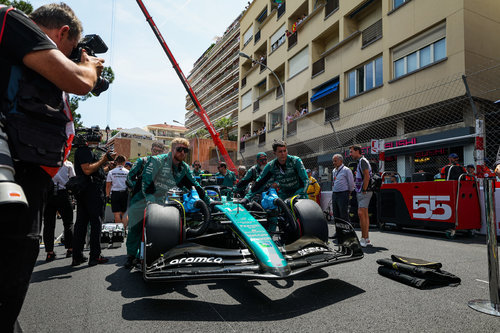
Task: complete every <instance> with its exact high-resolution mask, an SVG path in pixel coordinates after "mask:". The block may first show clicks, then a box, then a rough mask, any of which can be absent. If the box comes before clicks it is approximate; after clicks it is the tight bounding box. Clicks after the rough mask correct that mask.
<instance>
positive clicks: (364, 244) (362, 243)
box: [359, 238, 366, 247]
mask: <svg viewBox="0 0 500 333" xmlns="http://www.w3.org/2000/svg"><path fill="white" fill-rule="evenodd" d="M359 244H361V247H366V240H365V239H364V238H361V239H360V240H359Z"/></svg>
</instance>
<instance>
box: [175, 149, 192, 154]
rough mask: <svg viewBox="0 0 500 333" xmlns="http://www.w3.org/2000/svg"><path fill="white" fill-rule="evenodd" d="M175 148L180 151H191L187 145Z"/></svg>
mask: <svg viewBox="0 0 500 333" xmlns="http://www.w3.org/2000/svg"><path fill="white" fill-rule="evenodd" d="M175 150H176V151H177V152H178V153H180V152H184V153H186V154H187V153H189V148H186V147H177V148H175Z"/></svg>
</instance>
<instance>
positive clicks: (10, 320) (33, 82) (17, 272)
mask: <svg viewBox="0 0 500 333" xmlns="http://www.w3.org/2000/svg"><path fill="white" fill-rule="evenodd" d="M0 29H1V32H0V36H1V37H0V38H1V40H0V73H1V75H0V94H1V95H2V98H3V101H2V106H1V113H2V125H3V126H2V128H0V134H1V135H2V139H4V140H5V133H4V131H5V130H7V132H9V131H8V130H9V127H10V126H11V125H13V124H14V122H11V121H10V119H9V117H6V115H7V114H9V112H10V111H11V108H12V107H18V108H19V107H20V105H19V104H17V103H14V104H12V103H9V99H8V98H9V97H11V98H14V100H16V98H17V95H15V96H9V95H7V87H8V86H9V82H10V83H12V84H15V83H16V82H20V81H22V82H23V84H24V87H26V86H27V85H28V86H30V92H31V93H35V94H37V95H38V96H36V97H37V98H36V99H34V98H33V99H31V100H29V101H30V102H33V103H32V104H31V105H32V106H34V109H36V110H38V111H39V110H41V109H43V110H46V111H47V110H48V111H52V112H51V115H52V117H49V120H47V123H49V124H50V123H51V121H55V120H56V119H57V118H58V119H60V120H61V122H62V125H61V123H59V124H56V128H57V130H54V129H53V130H50V129H49V130H47V127H46V128H45V130H46V133H51V134H54V132H61V133H62V134H61V135H62V136H63V142H62V144H63V145H64V141H65V140H66V136H68V137H70V136H69V135H68V134H69V133H68V131H65V128H66V129H69V131H70V129H71V123H69V126H67V124H68V122H69V121H70V119H71V112H70V110H69V107H68V105H69V104H68V103H67V99H66V98H65V97H66V94H64V93H63V91H65V92H67V93H72V94H78V95H85V94H87V93H88V92H90V91H91V90H92V89H93V87H94V85H95V84H96V82H97V79H98V77H99V75H100V74H101V72H102V69H103V65H102V63H103V60H102V59H99V58H95V57H89V56H88V55H87V54H86V53H85V52H84V53H82V56H81V59H80V60H81V61H80V63H79V64H75V63H74V62H72V61H71V60H70V59H69V58H68V56H69V55H70V53H71V51H72V49H73V48H74V47H75V46H76V45H77V44H78V41H79V39H80V35H81V32H82V25H81V22H80V20H79V19H78V18H77V17H76V15H75V14H74V12H73V11H72V10H71V8H69V7H68V6H67V5H65V4H63V3H61V4H51V5H45V6H42V7H40V8H38V9H37V10H35V11H34V12H33V13H32V14H31V16H30V18H28V17H27V16H26V15H24V14H23V13H22V12H21V11H18V10H15V9H12V8H7V7H4V6H0ZM14 75H19V76H17V77H15V76H14ZM32 96H33V95H32ZM38 106H40V107H38ZM18 111H20V112H18V113H17V116H25V117H29V115H28V114H26V113H23V112H22V110H19V109H18ZM61 127H62V131H59V129H60V128H61ZM32 128H33V127H32ZM35 128H38V129H41V126H40V127H35ZM65 132H66V133H65ZM19 133H20V135H21V136H23V139H25V140H26V139H30V140H33V141H35V142H36V141H37V140H38V141H40V142H39V143H43V142H45V143H46V142H47V136H46V135H45V133H44V134H40V132H38V131H32V130H30V129H26V128H25V127H24V128H23V127H21V129H20V130H19ZM27 134H29V136H28V135H27ZM55 134H57V133H55ZM13 138H15V137H13V136H12V135H10V132H9V138H8V143H9V145H8V147H7V148H5V145H4V144H3V143H4V141H2V142H1V143H2V145H1V146H2V148H3V152H2V153H3V154H2V155H1V157H2V160H1V161H0V173H2V174H3V176H5V174H7V173H10V176H12V174H13V171H14V170H15V178H13V177H10V178H8V179H9V180H7V182H11V184H12V185H15V184H16V183H17V184H18V185H19V186H20V188H21V189H22V191H21V192H18V194H17V196H18V197H19V198H24V199H25V200H26V201H27V204H28V207H29V208H26V209H25V210H19V206H16V205H11V204H3V205H1V208H0V216H1V217H2V222H3V223H2V232H1V233H0V256H1V257H0V258H1V261H2V270H1V272H0V331H2V332H10V331H13V330H21V328H20V326H19V324H18V322H17V316H18V314H19V312H20V310H21V307H22V304H23V302H24V298H25V295H26V292H27V290H28V285H29V281H30V277H31V273H32V271H33V267H34V265H35V262H36V259H37V257H38V252H39V239H40V216H41V212H42V207H43V202H44V198H45V196H46V193H47V190H48V187H49V186H50V179H51V177H52V176H54V175H55V173H56V172H57V169H58V168H57V167H55V166H57V165H53V164H54V163H46V162H45V161H44V156H43V155H42V156H40V158H39V159H38V157H37V158H35V159H31V160H29V159H27V158H23V157H21V155H20V154H19V151H16V149H17V148H18V147H17V146H16V145H15V144H14V142H15V141H14V140H13ZM36 143H37V142H36ZM49 143H50V141H49ZM23 148H25V147H23ZM62 151H63V152H64V153H66V152H67V151H64V148H63V149H62ZM10 154H12V157H13V159H14V161H13V163H12V160H11V159H10ZM45 156H47V155H45ZM63 156H64V155H63V154H61V155H60V156H59V161H57V162H58V163H59V164H58V166H61V163H62V159H63ZM7 157H8V158H7ZM50 164H52V165H50ZM55 164H57V163H55ZM41 165H49V166H53V167H55V168H53V169H45V171H44V170H42V168H41V167H40V166H41ZM12 168H13V169H12ZM54 171H55V172H54ZM49 173H50V174H49ZM10 179H11V180H10ZM14 180H15V183H14ZM6 185H8V184H7V183H5V182H4V183H3V184H2V186H3V187H5V186H6ZM22 192H24V194H23V193H22ZM25 207H26V205H25Z"/></svg>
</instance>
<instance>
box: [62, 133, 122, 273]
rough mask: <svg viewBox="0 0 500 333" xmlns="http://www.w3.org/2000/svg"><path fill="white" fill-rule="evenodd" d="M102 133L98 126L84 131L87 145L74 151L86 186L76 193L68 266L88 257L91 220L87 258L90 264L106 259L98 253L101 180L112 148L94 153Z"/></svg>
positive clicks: (99, 249) (103, 199)
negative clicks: (84, 249) (71, 252)
mask: <svg viewBox="0 0 500 333" xmlns="http://www.w3.org/2000/svg"><path fill="white" fill-rule="evenodd" d="M100 139H101V133H100V132H99V130H98V129H96V130H95V131H93V132H92V133H90V134H87V137H86V141H87V145H83V146H80V147H79V148H78V149H77V150H76V151H75V173H76V175H77V176H85V177H86V184H87V185H86V187H85V189H84V190H83V191H82V192H81V193H79V194H77V195H76V205H77V206H76V222H75V231H74V237H73V261H72V263H71V266H78V265H80V264H82V263H84V262H86V261H87V260H88V258H86V257H85V256H84V255H83V246H84V243H85V235H86V234H87V228H88V225H89V223H90V260H89V266H95V265H97V264H104V263H106V262H108V259H106V258H104V257H103V256H102V255H101V227H102V215H103V210H104V204H105V196H104V186H105V185H104V184H105V182H106V174H105V172H104V164H106V162H108V161H113V160H114V157H115V155H116V154H115V153H114V152H107V153H106V154H103V155H102V157H98V156H97V154H95V153H94V151H93V148H95V147H97V146H98V145H99V142H100Z"/></svg>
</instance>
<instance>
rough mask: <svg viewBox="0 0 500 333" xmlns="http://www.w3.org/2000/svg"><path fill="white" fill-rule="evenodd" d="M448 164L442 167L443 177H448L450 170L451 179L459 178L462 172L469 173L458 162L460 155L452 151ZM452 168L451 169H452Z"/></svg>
mask: <svg viewBox="0 0 500 333" xmlns="http://www.w3.org/2000/svg"><path fill="white" fill-rule="evenodd" d="M448 162H449V163H448V164H446V165H445V166H444V167H442V168H441V179H447V178H448V172H449V174H450V176H449V180H458V177H460V175H461V174H463V173H467V171H466V170H465V169H464V167H463V166H461V165H460V163H458V155H457V154H455V153H451V154H450V155H449V156H448ZM450 168H451V170H450Z"/></svg>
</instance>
